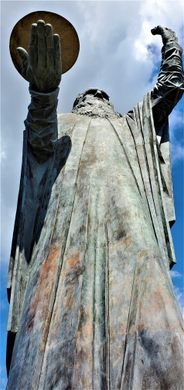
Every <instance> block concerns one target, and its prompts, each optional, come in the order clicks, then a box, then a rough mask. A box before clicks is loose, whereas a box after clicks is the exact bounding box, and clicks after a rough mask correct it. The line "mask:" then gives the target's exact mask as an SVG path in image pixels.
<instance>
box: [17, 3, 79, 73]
mask: <svg viewBox="0 0 184 390" xmlns="http://www.w3.org/2000/svg"><path fill="white" fill-rule="evenodd" d="M39 19H42V20H44V21H45V23H50V24H52V27H53V32H54V34H59V36H60V38H61V49H62V73H65V72H67V71H68V70H69V69H70V68H71V67H72V66H73V65H74V63H75V61H76V60H77V57H78V54H79V47H80V45H79V38H78V35H77V32H76V30H75V29H74V27H73V26H72V24H71V23H70V22H69V21H68V20H67V19H65V18H64V17H63V16H60V15H58V14H55V13H53V12H49V11H36V12H31V13H30V14H28V15H25V16H24V17H23V18H22V19H20V20H19V21H18V22H17V23H16V25H15V26H14V28H13V30H12V33H11V36H10V54H11V58H12V61H13V63H14V65H15V68H16V69H17V70H18V72H19V73H20V74H21V76H22V73H21V61H20V58H19V55H18V53H17V50H16V48H17V47H19V46H20V47H23V48H24V49H26V50H27V51H28V47H29V38H30V32H31V25H32V23H36V22H37V21H38V20H39Z"/></svg>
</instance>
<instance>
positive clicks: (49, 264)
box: [27, 245, 60, 331]
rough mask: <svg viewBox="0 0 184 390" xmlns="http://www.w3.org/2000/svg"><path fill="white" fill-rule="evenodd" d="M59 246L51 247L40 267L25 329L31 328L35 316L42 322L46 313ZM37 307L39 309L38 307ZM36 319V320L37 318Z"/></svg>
mask: <svg viewBox="0 0 184 390" xmlns="http://www.w3.org/2000/svg"><path fill="white" fill-rule="evenodd" d="M59 253H60V248H59V246H57V245H53V247H51V249H50V252H49V254H48V256H47V257H46V259H45V260H44V262H43V264H42V265H41V267H40V272H39V278H38V281H37V283H36V286H35V295H33V297H32V299H31V302H30V308H29V313H28V318H29V320H28V324H27V329H28V330H29V331H31V330H32V328H33V326H34V322H35V319H36V316H39V319H40V320H41V321H42V322H43V321H44V318H46V317H47V315H48V307H49V297H50V294H51V290H52V288H53V283H54V280H55V276H56V268H57V266H58V261H57V260H58V259H59ZM38 307H39V309H38ZM39 319H37V320H39Z"/></svg>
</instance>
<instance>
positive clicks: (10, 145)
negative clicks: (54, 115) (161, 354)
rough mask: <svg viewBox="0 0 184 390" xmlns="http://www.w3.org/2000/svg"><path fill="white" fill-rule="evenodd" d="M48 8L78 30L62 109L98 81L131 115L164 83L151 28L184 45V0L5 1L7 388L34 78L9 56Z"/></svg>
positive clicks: (177, 190) (0, 305)
mask: <svg viewBox="0 0 184 390" xmlns="http://www.w3.org/2000/svg"><path fill="white" fill-rule="evenodd" d="M38 10H48V11H52V12H56V13H58V14H60V15H62V16H64V17H65V18H66V19H68V20H69V21H70V22H71V23H72V24H73V25H74V27H75V29H76V30H77V32H78V35H79V39H80V53H79V57H78V60H77V62H76V64H75V65H74V66H73V68H72V69H70V70H69V71H68V72H67V73H66V74H64V75H63V77H62V82H61V85H60V95H59V105H58V112H70V111H71V107H72V103H73V101H74V100H75V97H76V96H77V95H78V93H80V92H82V91H85V90H86V89H88V88H95V87H98V88H99V89H103V90H104V91H106V92H107V93H108V95H109V96H110V99H111V101H112V102H113V104H114V106H115V109H116V111H118V112H121V113H122V114H123V113H126V112H127V111H128V110H129V109H131V108H132V107H133V106H134V105H135V104H136V103H137V102H138V101H141V100H142V98H143V96H144V95H145V93H146V92H147V91H149V90H151V89H152V88H153V86H154V84H155V82H156V77H157V74H158V71H159V66H160V59H161V54H160V50H161V46H162V44H161V38H160V37H158V36H153V35H152V34H151V33H150V30H151V28H153V27H155V26H157V25H158V24H160V25H163V26H167V27H169V28H171V29H173V30H174V31H175V32H176V33H177V35H178V38H179V42H180V44H181V45H182V46H183V47H184V44H183V43H184V42H183V41H182V36H183V37H184V2H182V1H181V2H180V1H176V0H174V1H169V0H166V1H165V0H144V1H139V0H137V1H131V0H129V1H117V2H116V1H87V0H86V1H67V2H66V1H58V2H57V1H52V2H51V1H48V2H47V1H44V0H43V1H7V0H6V1H1V37H2V43H1V71H2V75H1V153H0V158H1V265H0V288H1V301H0V327H1V329H0V337H1V339H0V342H1V355H0V390H4V389H5V385H6V370H5V349H6V326H7V315H8V302H7V297H6V279H7V268H8V262H9V254H10V248H11V239H12V232H13V225H14V218H15V211H16V203H17V194H18V187H19V180H20V169H21V156H22V134H23V130H24V120H25V118H26V116H27V106H28V104H29V101H30V96H29V92H28V83H27V82H26V81H25V80H24V79H23V78H22V77H21V76H20V75H19V73H18V72H17V71H16V69H15V68H14V66H13V64H12V61H11V58H10V55H9V38H10V34H11V30H12V29H13V27H14V25H15V24H16V23H17V21H18V20H19V19H21V18H22V17H23V16H24V15H26V14H28V13H29V12H33V11H38ZM183 106H184V99H182V101H180V102H179V103H178V105H177V106H176V108H175V109H174V111H173V113H172V114H171V116H170V137H171V152H172V155H171V159H172V177H173V188H174V199H175V208H176V219H177V221H176V223H175V225H174V227H173V228H172V235H173V240H174V245H175V252H176V258H177V264H176V266H175V267H174V268H173V270H172V279H173V283H174V286H175V291H176V295H177V298H178V301H179V304H180V306H181V308H182V310H183V309H184V292H183V284H184V278H183V275H184V269H183V267H184V263H183V254H184V244H183V241H184V240H183V235H184V222H183V221H184V204H183V199H184V184H183V183H184V135H183V134H184V132H183V124H184V107H183Z"/></svg>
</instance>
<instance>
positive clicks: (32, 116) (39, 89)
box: [17, 20, 62, 162]
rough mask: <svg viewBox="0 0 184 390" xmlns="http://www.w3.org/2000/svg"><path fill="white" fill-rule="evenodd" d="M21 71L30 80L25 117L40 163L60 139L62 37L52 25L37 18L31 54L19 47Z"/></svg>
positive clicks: (32, 148) (33, 149) (31, 35)
mask: <svg viewBox="0 0 184 390" xmlns="http://www.w3.org/2000/svg"><path fill="white" fill-rule="evenodd" d="M17 51H18V53H19V56H20V58H21V61H22V73H23V74H24V75H25V78H26V79H27V80H28V81H29V86H30V88H29V91H30V94H31V104H30V105H29V107H28V109H29V111H28V115H27V118H26V120H25V126H26V130H27V131H28V143H29V145H30V147H31V150H32V152H33V154H34V155H35V157H36V159H37V160H38V161H39V162H43V161H45V160H46V159H47V158H48V157H49V156H50V155H51V154H52V153H53V150H54V144H55V141H56V139H57V112H56V109H57V96H58V92H59V89H58V85H59V83H60V81H61V73H62V66H61V53H60V39H59V36H58V35H57V34H53V30H52V26H51V25H50V24H45V22H44V21H43V20H38V22H37V23H34V24H33V25H32V28H31V34H30V45H29V53H27V52H26V50H25V49H23V48H21V47H19V48H17Z"/></svg>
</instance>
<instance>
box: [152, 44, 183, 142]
mask: <svg viewBox="0 0 184 390" xmlns="http://www.w3.org/2000/svg"><path fill="white" fill-rule="evenodd" d="M183 91H184V78H183V72H182V48H181V47H180V45H179V44H178V42H177V39H170V40H168V41H167V43H165V44H164V46H163V48H162V62H161V67H160V72H159V75H158V79H157V82H156V85H155V87H154V88H153V90H152V91H151V101H152V110H153V117H154V122H155V128H156V132H157V134H158V132H161V133H163V131H162V130H163V128H164V127H165V126H166V124H167V120H168V116H169V114H170V113H171V111H172V109H173V108H174V106H175V105H176V104H177V103H178V101H179V100H180V99H181V97H182V94H183ZM160 135H161V134H160Z"/></svg>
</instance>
